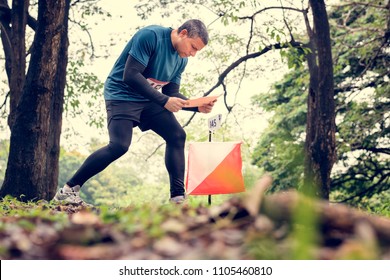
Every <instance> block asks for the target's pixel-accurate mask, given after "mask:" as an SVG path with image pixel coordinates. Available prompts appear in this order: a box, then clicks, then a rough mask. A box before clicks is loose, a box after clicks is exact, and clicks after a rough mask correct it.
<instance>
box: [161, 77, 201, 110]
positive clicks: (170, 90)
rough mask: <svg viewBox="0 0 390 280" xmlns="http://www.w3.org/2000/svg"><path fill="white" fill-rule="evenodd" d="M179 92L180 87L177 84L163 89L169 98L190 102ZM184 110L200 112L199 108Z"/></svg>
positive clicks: (185, 108) (168, 85) (186, 108)
mask: <svg viewBox="0 0 390 280" xmlns="http://www.w3.org/2000/svg"><path fill="white" fill-rule="evenodd" d="M179 90H180V85H178V84H175V83H169V84H167V85H166V86H164V87H163V88H162V92H163V93H164V94H166V95H168V96H172V97H177V98H181V99H184V100H188V98H187V97H186V96H184V95H183V94H181V93H180V92H179ZM182 110H185V111H193V112H199V110H198V107H184V108H182Z"/></svg>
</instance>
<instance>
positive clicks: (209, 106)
mask: <svg viewBox="0 0 390 280" xmlns="http://www.w3.org/2000/svg"><path fill="white" fill-rule="evenodd" d="M215 102H217V100H214V101H211V102H210V103H208V104H206V105H203V106H199V107H198V110H199V112H201V113H205V114H207V113H210V112H211V110H213V107H214V103H215Z"/></svg>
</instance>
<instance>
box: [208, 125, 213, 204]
mask: <svg viewBox="0 0 390 280" xmlns="http://www.w3.org/2000/svg"><path fill="white" fill-rule="evenodd" d="M212 133H213V132H212V131H211V130H209V142H211V134H212ZM208 202H209V205H211V195H209V199H208Z"/></svg>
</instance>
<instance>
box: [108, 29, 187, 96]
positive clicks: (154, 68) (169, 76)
mask: <svg viewBox="0 0 390 280" xmlns="http://www.w3.org/2000/svg"><path fill="white" fill-rule="evenodd" d="M171 32H172V29H171V28H166V27H161V26H156V25H152V26H148V27H144V28H142V29H140V30H139V31H137V32H136V33H135V35H134V36H133V38H132V39H131V40H130V41H129V42H128V43H127V44H126V46H125V48H124V50H123V51H122V53H121V54H120V56H119V58H118V59H117V61H116V62H115V64H114V67H113V68H112V70H111V72H110V74H109V75H108V77H107V80H106V82H105V84H104V98H105V100H127V101H148V99H146V98H145V97H144V96H143V95H142V93H139V92H137V91H136V90H135V89H133V88H132V87H131V86H129V85H127V84H126V83H125V82H124V81H123V71H124V69H125V64H126V60H127V57H128V55H131V56H132V57H133V58H135V59H136V60H137V61H138V62H140V63H141V64H142V65H144V66H145V67H146V69H145V71H144V72H143V73H142V75H143V76H144V77H145V78H146V79H147V80H148V82H149V84H150V85H151V86H153V87H154V88H155V89H157V90H159V89H161V88H162V87H163V86H164V85H166V84H168V83H171V82H172V83H176V84H180V79H181V74H182V72H183V71H184V69H185V67H186V65H187V62H188V59H187V58H181V57H180V56H179V54H178V53H177V51H176V50H175V49H174V47H173V45H172V41H171Z"/></svg>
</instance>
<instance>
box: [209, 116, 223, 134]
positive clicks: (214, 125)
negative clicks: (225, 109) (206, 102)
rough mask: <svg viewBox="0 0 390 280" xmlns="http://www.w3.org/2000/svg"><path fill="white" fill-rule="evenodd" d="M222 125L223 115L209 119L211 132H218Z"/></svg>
mask: <svg viewBox="0 0 390 280" xmlns="http://www.w3.org/2000/svg"><path fill="white" fill-rule="evenodd" d="M221 123H222V114H218V115H216V116H214V117H211V118H209V130H210V131H216V130H217V129H218V128H220V127H221Z"/></svg>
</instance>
